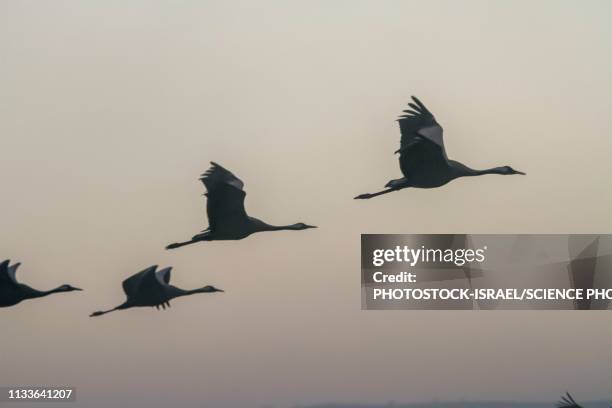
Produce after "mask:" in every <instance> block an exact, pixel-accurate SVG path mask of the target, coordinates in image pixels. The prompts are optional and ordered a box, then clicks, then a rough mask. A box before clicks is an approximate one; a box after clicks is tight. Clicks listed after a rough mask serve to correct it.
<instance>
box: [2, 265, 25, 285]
mask: <svg viewBox="0 0 612 408" xmlns="http://www.w3.org/2000/svg"><path fill="white" fill-rule="evenodd" d="M19 265H21V264H20V263H19V262H17V263H15V264H13V265H11V261H10V259H7V260H5V261H3V262H2V263H0V284H8V285H16V284H17V279H16V278H15V274H16V272H17V268H19Z"/></svg>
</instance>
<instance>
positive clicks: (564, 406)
mask: <svg viewBox="0 0 612 408" xmlns="http://www.w3.org/2000/svg"><path fill="white" fill-rule="evenodd" d="M557 408H583V407H582V405H580V404H578V403H577V402H576V401H575V400H574V398H573V397H572V396H571V395H570V393H569V392H566V393H565V395H562V396H561V401H559V402H557ZM610 408H612V407H610Z"/></svg>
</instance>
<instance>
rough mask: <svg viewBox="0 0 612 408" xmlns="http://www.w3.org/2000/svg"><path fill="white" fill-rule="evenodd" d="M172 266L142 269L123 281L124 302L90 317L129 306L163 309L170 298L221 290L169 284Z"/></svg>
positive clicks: (168, 304)
mask: <svg viewBox="0 0 612 408" xmlns="http://www.w3.org/2000/svg"><path fill="white" fill-rule="evenodd" d="M171 270H172V267H168V268H164V269H160V270H157V265H153V266H150V267H148V268H147V269H144V270H142V271H140V272H138V273H136V274H134V275H132V276H130V277H129V278H127V279H126V280H124V281H123V291H124V292H125V295H126V296H127V299H126V300H125V302H123V303H122V304H120V305H119V306H117V307H114V308H112V309H109V310H102V311H98V312H94V313H92V314H91V315H90V317H94V316H101V315H103V314H106V313H110V312H113V311H115V310H123V309H129V308H131V307H145V306H150V307H153V306H155V308H157V309H158V310H159V307H160V306H161V307H162V308H163V309H166V307H170V300H171V299H174V298H177V297H180V296H187V295H193V294H194V293H213V292H223V290H221V289H217V288H215V287H214V286H210V285H207V286H204V287H202V288H198V289H192V290H185V289H181V288H177V287H176V286H173V285H170V271H171Z"/></svg>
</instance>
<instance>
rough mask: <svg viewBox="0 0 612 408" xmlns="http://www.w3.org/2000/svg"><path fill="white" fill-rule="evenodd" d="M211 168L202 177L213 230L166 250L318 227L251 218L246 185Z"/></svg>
mask: <svg viewBox="0 0 612 408" xmlns="http://www.w3.org/2000/svg"><path fill="white" fill-rule="evenodd" d="M210 164H211V167H210V168H209V169H208V170H207V171H206V173H204V174H202V176H200V181H201V182H202V183H204V187H206V194H205V195H206V197H208V200H207V202H206V212H207V214H208V223H209V227H208V228H207V229H205V230H203V231H202V232H200V233H199V234H197V235H194V236H193V237H192V238H191V239H190V240H189V241H185V242H176V243H173V244H170V245H168V246H167V247H166V249H174V248H180V247H182V246H185V245H189V244H193V243H195V242H200V241H220V240H238V239H243V238H246V237H248V236H249V235H251V234H253V233H255V232H263V231H281V230H293V231H297V230H305V229H308V228H317V227H316V226H314V225H307V224H304V223H303V222H298V223H296V224H291V225H281V226H276V225H270V224H267V223H265V222H263V221H261V220H258V219H257V218H254V217H249V216H248V215H247V213H246V210H245V209H244V197H245V196H246V192H245V191H244V190H243V187H244V183H243V182H242V180H240V179H239V178H238V177H236V176H235V175H234V174H232V173H231V172H230V171H229V170H227V169H225V168H223V167H221V166H220V165H219V164H217V163H215V162H211V163H210Z"/></svg>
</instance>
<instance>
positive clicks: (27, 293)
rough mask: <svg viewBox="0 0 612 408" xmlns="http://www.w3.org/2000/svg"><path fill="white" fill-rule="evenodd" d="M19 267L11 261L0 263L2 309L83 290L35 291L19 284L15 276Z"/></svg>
mask: <svg viewBox="0 0 612 408" xmlns="http://www.w3.org/2000/svg"><path fill="white" fill-rule="evenodd" d="M19 265H21V263H19V262H17V263H15V264H13V265H11V261H10V260H9V259H7V260H5V261H4V262H2V263H0V307H8V306H14V305H16V304H17V303H19V302H21V301H23V300H27V299H35V298H39V297H43V296H47V295H50V294H52V293H62V292H72V291H75V290H82V289H79V288H75V287H73V286H70V285H61V286H58V287H57V288H55V289H51V290H37V289H33V288H31V287H29V286H28V285H24V284H23V283H19V282H17V279H16V278H15V274H16V273H17V268H19Z"/></svg>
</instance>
